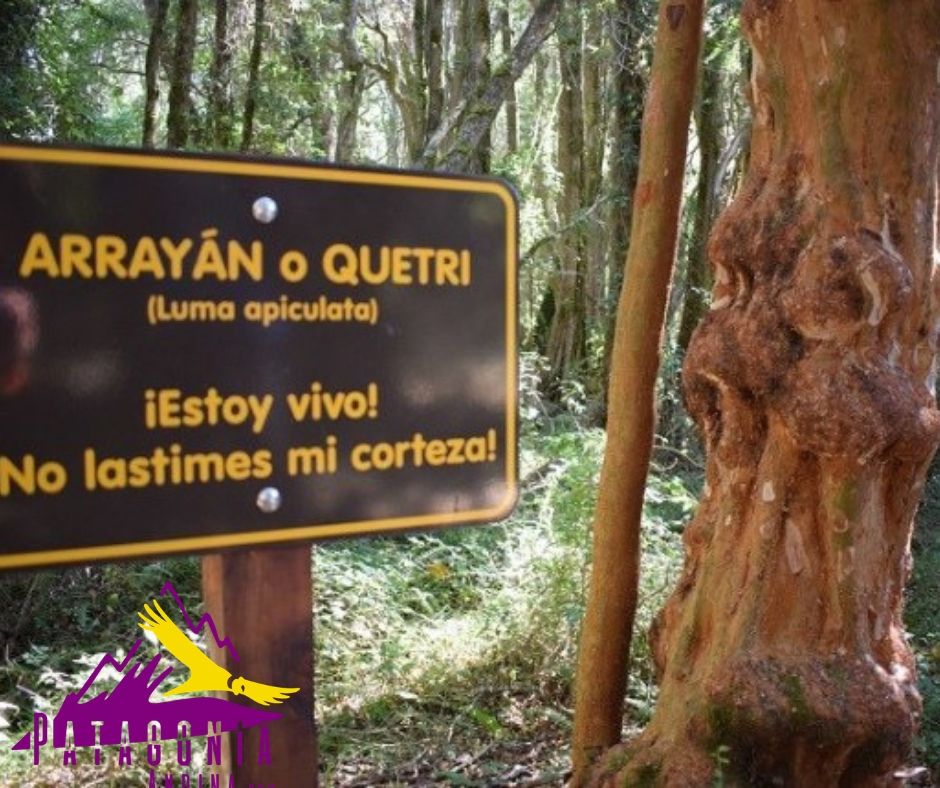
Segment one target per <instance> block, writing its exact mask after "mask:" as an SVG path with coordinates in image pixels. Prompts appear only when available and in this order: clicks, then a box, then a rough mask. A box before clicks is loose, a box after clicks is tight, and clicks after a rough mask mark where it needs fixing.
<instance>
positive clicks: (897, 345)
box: [608, 0, 940, 788]
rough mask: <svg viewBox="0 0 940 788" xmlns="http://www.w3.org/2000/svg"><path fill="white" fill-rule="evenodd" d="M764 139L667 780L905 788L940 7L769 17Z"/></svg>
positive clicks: (709, 370) (748, 218) (636, 748)
mask: <svg viewBox="0 0 940 788" xmlns="http://www.w3.org/2000/svg"><path fill="white" fill-rule="evenodd" d="M742 15H743V28H744V30H745V31H746V34H747V36H748V38H749V40H750V42H751V45H752V47H753V48H754V55H755V57H754V72H753V78H752V82H751V84H752V90H753V96H752V100H753V104H754V114H755V125H754V132H753V136H752V143H751V158H750V171H749V175H748V179H747V183H746V185H745V187H744V188H743V189H742V191H741V193H740V194H739V195H738V197H737V198H736V199H735V201H734V203H733V204H732V205H731V207H730V208H729V209H728V210H727V211H726V212H725V213H724V215H723V216H722V217H721V219H720V220H719V221H718V222H717V224H716V226H715V229H714V231H713V233H712V238H711V242H710V259H711V262H712V265H713V268H714V271H715V286H714V292H713V302H712V311H711V312H710V313H709V314H708V316H707V317H706V318H705V320H704V321H703V323H702V324H701V326H700V327H699V328H698V329H697V331H696V332H695V334H694V335H693V337H692V341H691V344H690V346H689V351H688V354H687V356H686V361H685V367H684V385H685V395H686V401H687V403H688V407H689V410H690V412H691V413H692V415H693V417H694V418H695V419H696V422H697V423H698V424H699V425H700V427H701V429H702V432H703V435H704V439H705V443H706V448H707V452H708V459H707V469H706V487H705V493H704V496H703V498H702V501H701V505H700V507H699V509H698V513H697V514H696V517H695V519H694V520H693V521H692V522H691V523H690V524H689V526H688V527H687V529H686V532H685V544H686V550H687V553H686V564H685V569H684V571H683V575H682V578H681V580H680V582H679V585H678V587H677V588H676V590H675V592H674V593H673V595H672V597H671V598H670V600H669V602H668V603H667V605H666V607H665V609H664V610H663V611H662V613H661V614H660V616H659V618H658V619H657V622H656V626H655V628H654V632H653V638H652V645H653V652H654V656H655V659H656V662H657V666H658V669H659V671H660V674H661V676H662V678H661V689H660V694H659V703H658V705H657V709H656V712H655V714H654V717H653V719H652V721H651V723H650V725H649V726H648V727H647V730H646V731H645V732H644V734H643V735H642V737H640V738H639V739H638V740H637V741H635V742H633V743H631V744H630V745H628V746H627V747H625V748H624V749H623V750H619V751H615V752H613V753H611V756H610V758H611V759H610V760H609V761H608V765H609V766H610V767H611V769H612V770H615V762H616V761H619V763H621V764H622V763H624V761H628V764H627V766H626V767H625V768H624V769H622V770H621V773H620V774H619V775H618V777H617V778H616V779H617V781H618V782H619V783H620V784H635V782H636V780H637V779H638V776H639V775H641V774H647V775H656V776H657V781H658V783H659V784H663V785H689V786H699V785H701V786H705V785H710V784H712V782H711V781H712V779H713V772H714V763H713V760H712V758H711V757H710V754H711V753H713V752H714V751H715V750H716V748H717V747H719V746H723V747H724V748H726V751H725V755H726V760H727V764H726V765H725V766H724V768H723V777H724V780H725V783H726V784H735V785H745V784H752V785H753V784H760V785H793V786H804V785H806V786H814V788H817V787H818V788H829V787H830V786H831V787H832V788H836V786H853V788H854V787H855V786H889V785H896V784H897V783H898V781H897V779H896V778H894V777H893V774H894V771H895V770H896V769H898V768H899V767H900V766H901V765H902V764H903V763H904V761H905V758H906V757H907V756H908V751H909V747H910V744H911V739H912V736H913V733H914V727H915V717H916V714H917V712H918V710H919V709H920V700H919V697H918V695H917V690H916V686H915V679H914V660H913V657H912V654H911V651H910V649H909V648H908V646H907V644H906V642H905V638H904V632H903V627H902V622H901V606H902V599H903V589H904V583H905V581H906V579H907V575H908V571H909V564H910V553H909V540H910V536H911V526H912V520H913V515H914V510H915V509H916V506H917V502H918V499H919V497H920V493H921V488H922V485H923V481H924V476H925V473H926V469H927V465H928V462H929V460H930V457H931V455H932V454H933V451H934V449H935V446H936V444H937V440H938V434H940V413H938V412H937V410H936V408H935V404H936V403H935V399H934V364H935V362H936V347H937V338H938V334H937V326H938V318H940V309H938V304H940V300H938V297H940V281H938V276H937V272H936V266H935V259H936V248H937V241H938V218H940V217H938V209H937V198H938V191H937V167H938V150H940V86H938V82H937V61H938V56H940V5H938V4H937V3H936V0H908V1H907V2H905V3H903V4H898V3H884V2H881V0H859V1H858V2H856V3H853V4H852V5H851V6H846V5H845V4H842V3H830V2H825V1H824V0H791V2H786V3H777V2H766V0H747V1H746V2H745V5H744V10H743V12H742Z"/></svg>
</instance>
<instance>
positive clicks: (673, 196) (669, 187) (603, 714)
mask: <svg viewBox="0 0 940 788" xmlns="http://www.w3.org/2000/svg"><path fill="white" fill-rule="evenodd" d="M702 14H703V7H702V2H700V0H687V2H685V3H681V4H676V3H673V2H671V0H662V2H661V3H660V10H659V25H658V32H657V36H656V48H655V53H654V56H653V68H652V74H651V79H650V88H649V96H648V97H647V101H646V109H645V111H644V115H643V146H642V149H641V152H640V166H639V177H638V184H637V189H636V194H635V196H634V208H633V225H632V230H631V235H630V251H629V258H628V260H627V262H626V279H625V284H624V287H623V291H622V293H621V297H620V305H619V308H618V312H617V328H616V334H615V337H614V351H613V355H612V359H611V371H610V393H609V396H608V421H607V448H606V451H605V453H604V463H603V466H602V468H601V479H600V487H599V489H598V500H597V510H596V513H595V516H594V566H593V569H592V572H591V581H590V590H589V596H588V606H587V612H586V616H585V620H584V624H583V626H582V630H581V644H580V650H579V655H578V668H577V685H576V706H575V720H574V733H573V753H572V757H573V762H574V777H573V783H574V784H575V785H580V784H583V782H584V781H585V779H586V777H587V774H588V767H589V765H590V763H591V761H592V760H593V759H594V758H595V757H596V756H597V755H598V754H599V753H600V752H601V751H602V750H603V749H604V748H605V747H610V746H611V745H613V744H615V743H616V742H617V741H619V739H620V729H621V725H622V723H623V699H624V692H625V686H626V676H627V662H628V657H629V654H630V638H631V632H632V627H633V616H634V612H635V610H636V594H637V576H638V569H639V533H640V517H641V514H642V509H643V493H644V488H645V485H646V473H647V468H648V465H649V457H650V452H651V450H652V443H653V428H654V423H655V415H654V390H655V386H656V375H657V371H658V368H659V346H660V342H661V339H662V336H661V335H662V327H663V321H664V319H665V311H666V302H667V299H668V293H669V281H670V278H671V275H672V263H673V257H674V255H675V248H676V236H677V233H678V221H679V205H680V202H681V199H682V175H683V169H684V164H685V154H686V144H687V140H688V128H689V116H690V113H691V110H692V102H693V97H694V92H695V71H696V67H697V65H698V51H699V42H700V40H701V34H702ZM627 784H631V783H627Z"/></svg>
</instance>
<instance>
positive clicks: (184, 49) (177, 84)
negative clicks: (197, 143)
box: [153, 0, 199, 148]
mask: <svg viewBox="0 0 940 788" xmlns="http://www.w3.org/2000/svg"><path fill="white" fill-rule="evenodd" d="M198 11H199V3H198V2H197V0H179V8H178V10H177V15H176V45H175V47H174V50H173V63H172V68H171V73H170V96H169V103H168V106H167V119H166V130H167V140H166V144H167V146H168V147H170V148H182V147H184V146H185V145H186V143H187V142H188V141H189V126H190V121H191V120H192V118H191V115H192V111H193V102H192V81H193V57H194V55H195V52H196V19H197V16H198ZM153 73H154V74H156V70H154V72H153Z"/></svg>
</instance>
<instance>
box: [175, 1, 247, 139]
mask: <svg viewBox="0 0 940 788" xmlns="http://www.w3.org/2000/svg"><path fill="white" fill-rule="evenodd" d="M164 1H165V0H164ZM228 16H229V10H228V0H215V30H214V35H213V41H212V65H211V66H210V68H209V132H210V134H211V135H212V144H213V145H214V146H215V147H216V148H219V149H221V150H227V149H229V148H231V147H232V93H231V91H232V87H231V79H232V42H231V41H230V40H229V33H228Z"/></svg>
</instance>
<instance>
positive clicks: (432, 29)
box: [422, 0, 444, 146]
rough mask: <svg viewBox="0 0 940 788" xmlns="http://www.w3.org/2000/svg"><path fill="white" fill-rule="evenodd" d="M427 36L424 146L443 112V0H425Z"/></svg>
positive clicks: (438, 123) (439, 121) (435, 128)
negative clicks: (426, 97) (426, 96)
mask: <svg viewBox="0 0 940 788" xmlns="http://www.w3.org/2000/svg"><path fill="white" fill-rule="evenodd" d="M426 17H427V18H426V22H427V37H426V39H425V47H426V50H425V54H424V61H425V64H426V67H427V95H428V101H427V120H426V122H425V126H424V139H423V140H422V146H426V145H427V144H428V141H429V140H430V139H431V135H432V134H433V133H434V132H435V131H436V130H437V127H438V126H439V125H440V123H441V115H442V113H443V112H444V83H443V76H442V72H443V63H444V46H443V36H444V0H427V14H426Z"/></svg>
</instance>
